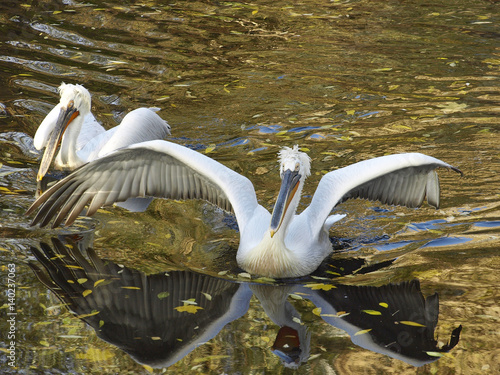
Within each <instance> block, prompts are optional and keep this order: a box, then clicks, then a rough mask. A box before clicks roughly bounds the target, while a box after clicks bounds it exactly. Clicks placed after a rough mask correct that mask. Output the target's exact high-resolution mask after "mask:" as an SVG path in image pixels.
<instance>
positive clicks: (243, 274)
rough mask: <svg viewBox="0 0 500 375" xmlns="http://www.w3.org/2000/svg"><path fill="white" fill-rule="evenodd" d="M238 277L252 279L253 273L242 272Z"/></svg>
mask: <svg viewBox="0 0 500 375" xmlns="http://www.w3.org/2000/svg"><path fill="white" fill-rule="evenodd" d="M238 277H243V278H245V279H251V278H252V275H250V274H249V273H248V272H241V273H239V274H238Z"/></svg>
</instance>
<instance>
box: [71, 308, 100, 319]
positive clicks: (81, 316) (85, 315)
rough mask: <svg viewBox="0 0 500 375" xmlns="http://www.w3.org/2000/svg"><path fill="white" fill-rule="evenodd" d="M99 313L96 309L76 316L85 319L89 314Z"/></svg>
mask: <svg viewBox="0 0 500 375" xmlns="http://www.w3.org/2000/svg"><path fill="white" fill-rule="evenodd" d="M97 314H99V311H97V310H94V311H92V312H91V313H88V314H82V315H77V316H76V317H77V318H78V319H83V318H88V317H89V316H94V315H97Z"/></svg>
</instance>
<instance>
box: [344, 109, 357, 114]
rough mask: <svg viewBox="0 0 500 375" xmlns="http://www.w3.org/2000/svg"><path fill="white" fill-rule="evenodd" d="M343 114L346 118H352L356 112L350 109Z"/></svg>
mask: <svg viewBox="0 0 500 375" xmlns="http://www.w3.org/2000/svg"><path fill="white" fill-rule="evenodd" d="M345 113H346V114H347V115H348V116H352V115H354V113H356V111H355V110H354V109H350V110H348V111H345Z"/></svg>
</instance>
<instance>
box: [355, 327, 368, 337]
mask: <svg viewBox="0 0 500 375" xmlns="http://www.w3.org/2000/svg"><path fill="white" fill-rule="evenodd" d="M371 330H372V329H371V328H368V329H362V330H361V331H358V332H356V333H355V334H354V336H359V335H364V334H365V333H368V332H370V331H371Z"/></svg>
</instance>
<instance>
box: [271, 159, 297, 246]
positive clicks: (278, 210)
mask: <svg viewBox="0 0 500 375" xmlns="http://www.w3.org/2000/svg"><path fill="white" fill-rule="evenodd" d="M300 177H301V175H300V174H299V173H298V172H297V171H291V170H290V169H287V170H286V171H285V172H283V178H282V180H281V188H280V192H279V194H278V199H277V200H276V204H275V205H274V210H273V216H272V217H271V227H270V228H269V231H270V232H271V237H273V236H274V234H275V233H276V232H277V231H278V230H279V229H280V226H281V223H282V222H283V218H284V217H285V214H286V211H287V210H288V207H289V206H290V202H291V201H292V199H293V197H294V196H295V193H296V192H297V188H298V187H299V182H300Z"/></svg>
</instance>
